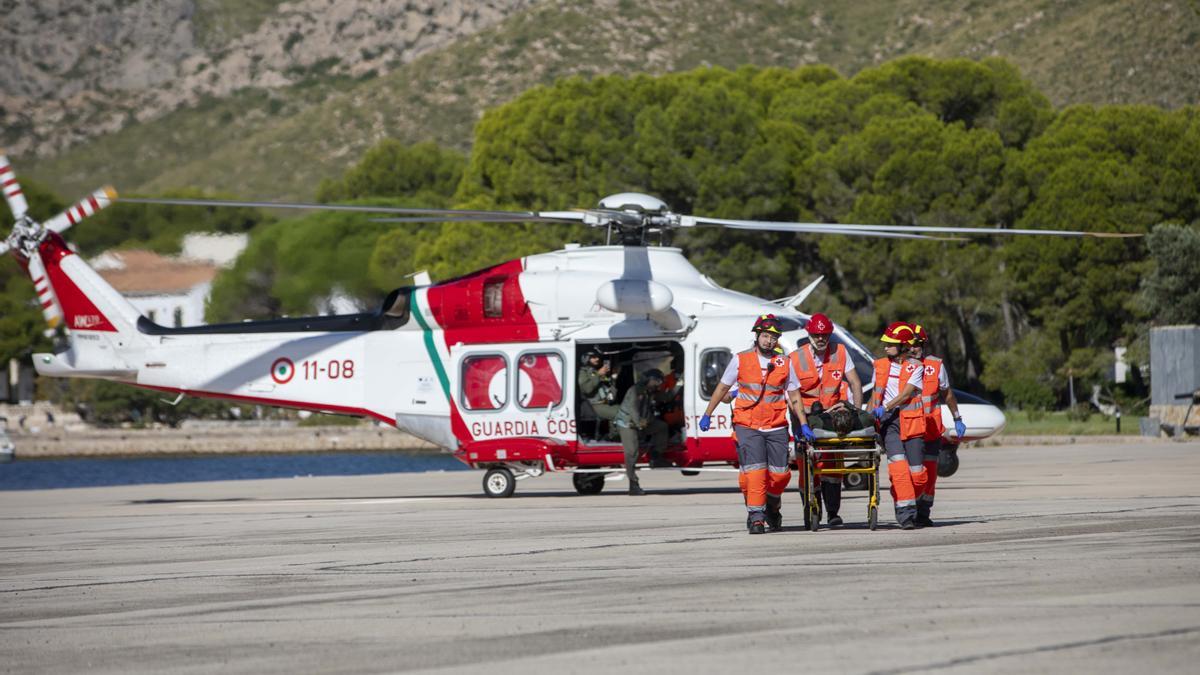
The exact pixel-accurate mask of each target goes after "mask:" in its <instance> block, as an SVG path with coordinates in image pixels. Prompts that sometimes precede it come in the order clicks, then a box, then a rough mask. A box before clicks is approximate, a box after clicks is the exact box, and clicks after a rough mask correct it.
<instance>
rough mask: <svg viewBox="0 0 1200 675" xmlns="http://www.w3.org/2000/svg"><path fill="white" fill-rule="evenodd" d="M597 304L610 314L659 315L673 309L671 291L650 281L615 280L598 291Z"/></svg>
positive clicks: (607, 282) (608, 282) (673, 300)
mask: <svg viewBox="0 0 1200 675" xmlns="http://www.w3.org/2000/svg"><path fill="white" fill-rule="evenodd" d="M596 302H597V303H599V304H600V306H601V307H603V308H604V309H607V310H608V311H610V312H620V313H622V314H659V313H660V312H664V311H666V310H667V309H669V308H670V307H671V304H672V303H673V302H675V295H674V294H673V293H671V289H669V288H667V287H666V286H664V285H662V284H660V283H658V282H657V281H650V280H648V279H613V280H612V281H606V282H604V283H603V284H601V285H600V288H598V289H596Z"/></svg>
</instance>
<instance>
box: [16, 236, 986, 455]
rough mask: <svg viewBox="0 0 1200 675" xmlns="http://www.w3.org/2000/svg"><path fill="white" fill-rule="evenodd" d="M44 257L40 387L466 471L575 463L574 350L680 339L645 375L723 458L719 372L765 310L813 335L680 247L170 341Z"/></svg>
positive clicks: (574, 253)
mask: <svg viewBox="0 0 1200 675" xmlns="http://www.w3.org/2000/svg"><path fill="white" fill-rule="evenodd" d="M42 246H43V249H42V259H43V260H45V261H46V267H47V273H48V277H49V279H50V282H51V284H52V285H53V286H54V290H55V292H56V294H57V296H58V297H59V299H60V301H61V303H62V305H63V313H64V316H65V320H66V325H67V328H68V331H69V333H70V337H71V341H70V342H71V347H70V349H68V350H67V351H66V352H64V353H60V354H38V355H36V356H35V364H36V366H37V368H38V370H39V372H40V373H42V374H43V375H48V376H64V377H101V378H106V379H113V380H117V381H122V382H127V383H129V384H133V385H136V386H141V387H146V388H151V389H156V390H160V391H164V392H174V393H179V394H183V395H190V396H201V397H215V398H222V399H228V400H232V401H240V402H245V403H256V404H265V405H274V406H285V407H294V408H300V409H308V410H316V411H323V412H330V413H340V414H349V415H359V416H368V417H372V418H375V419H377V420H380V421H381V422H384V423H387V424H389V425H392V426H395V427H396V428H398V429H401V430H403V431H407V432H409V433H411V434H413V435H415V436H417V437H420V438H423V439H425V440H428V441H430V442H432V443H435V444H437V445H438V446H441V447H443V448H446V449H447V450H450V451H452V452H455V453H456V454H457V455H459V456H460V458H462V459H463V461H466V462H468V463H470V464H472V465H483V464H486V461H512V460H516V461H526V462H528V461H542V460H543V458H544V460H545V463H548V464H551V463H553V462H554V458H555V457H558V458H559V461H560V462H564V463H567V464H570V463H574V462H573V460H578V458H579V454H580V453H579V452H577V451H578V450H580V449H581V447H580V445H579V438H578V436H579V429H578V420H577V415H578V411H579V405H578V401H577V400H576V399H577V396H576V391H577V389H576V383H575V379H576V375H577V372H576V371H577V369H578V364H579V356H578V355H580V354H581V353H582V351H583V350H585V349H588V348H590V347H592V346H601V347H603V346H605V345H614V344H621V345H639V347H638V348H639V349H651V350H652V348H653V346H654V345H655V344H662V345H667V346H670V345H674V346H670V348H669V351H670V353H671V354H673V355H674V357H675V358H674V359H669V358H666V359H660V360H659V361H658V362H646V363H641V364H638V365H636V366H635V367H638V368H641V369H645V368H649V367H660V368H661V369H664V370H665V369H667V368H668V367H670V366H671V365H674V366H675V368H676V375H677V378H678V383H677V386H678V387H680V388H681V393H682V395H681V397H680V398H681V402H682V408H683V418H684V421H685V426H686V436H687V442H688V443H689V444H692V445H693V446H694V448H695V452H694V453H693V454H692V455H691V456H690V460H689V463H690V464H692V465H695V464H697V462H702V461H705V460H714V461H722V460H723V459H728V452H727V450H728V448H729V447H731V441H730V431H731V425H730V420H729V416H728V414H727V413H728V408H724V407H723V408H722V411H723V412H720V413H719V414H717V415H715V416H714V424H713V426H712V428H711V429H710V430H709V431H707V432H701V431H700V430H699V428H698V426H697V425H696V424H695V421H696V419H697V417H698V415H699V414H700V413H702V412H703V410H704V406H705V405H706V403H707V400H708V396H707V394H708V393H710V392H711V389H712V384H713V383H712V378H713V373H714V370H715V368H716V366H718V365H720V366H723V364H724V362H725V361H724V360H722V359H727V358H728V357H729V356H731V355H733V354H736V353H737V352H739V351H742V350H744V349H747V348H749V347H750V345H751V342H752V335H751V333H750V332H749V327H750V326H751V325H752V323H753V321H754V318H755V317H757V316H758V315H761V314H764V313H775V314H776V315H778V316H780V317H781V319H783V320H784V322H785V328H787V330H786V332H785V334H784V336H783V338H782V339H781V344H782V345H783V346H784V347H785V348H786V349H788V350H791V349H795V348H796V347H797V345H798V344H801V343H802V341H803V340H804V339H805V337H806V335H807V334H806V333H805V331H804V330H803V328H802V326H803V324H804V323H805V322H806V320H807V315H805V314H800V313H796V312H794V311H790V310H785V309H784V308H782V307H781V306H780V305H778V304H773V303H771V302H769V301H766V300H763V299H760V298H755V297H753V296H750V295H746V294H744V293H739V292H736V291H731V290H728V289H724V288H721V287H720V286H718V285H717V284H716V283H714V282H713V281H712V280H711V279H709V278H708V277H706V276H704V275H702V274H701V273H700V272H699V271H697V270H696V268H695V267H693V266H692V265H691V264H690V263H689V262H688V261H687V260H686V258H684V257H683V255H682V253H681V252H680V251H679V249H675V248H665V247H664V248H659V247H655V248H650V247H634V246H601V247H586V248H585V247H577V246H568V247H567V248H565V249H563V250H559V251H554V252H550V253H543V254H539V255H532V256H528V257H526V258H523V259H521V260H516V261H510V262H508V263H504V264H501V265H497V266H495V267H492V268H489V269H485V270H481V271H479V272H476V273H473V274H470V275H467V276H465V277H461V278H458V279H454V280H450V281H447V282H443V283H438V284H432V285H429V286H423V287H416V288H411V289H401V291H400V292H399V293H393V295H392V296H391V297H389V302H390V303H391V304H390V306H385V307H384V308H383V309H381V310H380V311H379V312H376V313H374V314H363V315H355V316H352V317H314V318H310V319H285V320H279V321H273V322H247V323H244V324H230V325H224V326H215V327H213V326H202V327H195V328H180V329H168V328H162V327H159V326H155V325H154V324H152V323H150V322H149V321H147V320H146V319H144V318H142V317H140V316H138V315H137V312H136V310H133V308H132V307H131V306H129V305H128V303H126V302H124V300H123V299H122V298H121V297H120V296H119V295H118V294H117V293H116V291H114V290H112V289H111V288H110V287H108V286H107V284H105V283H104V281H103V280H102V279H101V278H100V277H99V276H98V275H96V274H95V272H94V271H92V270H91V268H90V267H88V266H87V265H86V264H85V263H84V262H83V261H82V260H81V259H80V258H78V256H75V255H74V254H72V253H70V252H69V251H67V250H66V249H65V245H63V244H62V241H61V239H59V238H57V237H56V236H55V237H51V238H48V239H47V241H46V242H44V243H43V244H42ZM389 312H390V313H389ZM835 341H840V342H841V343H842V344H845V345H846V347H847V349H848V350H849V352H850V354H851V357H852V359H853V360H854V362H855V365H856V367H857V369H858V370H859V372H860V375H862V379H863V381H864V386H865V387H869V385H870V372H871V371H870V360H871V355H870V354H869V353H868V352H867V350H866V349H865V348H863V346H862V345H861V344H860V343H859V342H858V341H857V340H855V339H854V338H853V337H852V336H851V335H849V334H848V333H846V332H845V331H844V330H842V329H841V328H838V329H837V330H836V332H835ZM660 356H661V354H660ZM716 375H719V373H716ZM706 378H707V380H706ZM962 412H963V416H964V419H965V421H966V424H967V427H968V433H967V436H966V440H975V439H980V438H985V437H987V436H990V435H992V434H995V433H997V432H998V431H999V430H1000V429H1001V428H1002V427H1003V425H1004V416H1003V414H1002V413H1001V412H1000V411H999V410H998V409H997V408H995V407H994V406H991V405H987V404H985V403H984V404H980V403H966V404H964V405H963V406H962ZM943 415H944V417H945V421H946V422H947V424H946V427H947V428H948V429H952V428H953V425H952V424H950V423H949V422H950V420H949V413H948V411H945V410H944V407H943ZM547 448H551V449H554V448H560V449H561V450H562V453H561V454H556V453H555V452H549V453H548V452H547ZM472 453H474V455H475V456H474V457H472ZM480 453H483V454H480ZM547 455H549V456H547ZM594 459H596V461H601V459H602V458H601V456H600V455H596V456H595V457H594ZM609 459H611V457H609V455H604V456H603V461H605V462H607V461H608V460H609Z"/></svg>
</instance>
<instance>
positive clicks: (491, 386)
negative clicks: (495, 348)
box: [462, 354, 508, 410]
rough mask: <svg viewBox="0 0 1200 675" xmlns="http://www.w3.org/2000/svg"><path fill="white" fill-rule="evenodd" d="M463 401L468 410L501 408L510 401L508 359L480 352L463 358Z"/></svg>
mask: <svg viewBox="0 0 1200 675" xmlns="http://www.w3.org/2000/svg"><path fill="white" fill-rule="evenodd" d="M462 403H463V408H465V409H467V410H499V409H501V408H503V407H504V406H505V405H506V404H507V403H508V359H506V358H504V356H502V355H500V354H480V355H478V356H468V357H467V358H465V359H463V365H462Z"/></svg>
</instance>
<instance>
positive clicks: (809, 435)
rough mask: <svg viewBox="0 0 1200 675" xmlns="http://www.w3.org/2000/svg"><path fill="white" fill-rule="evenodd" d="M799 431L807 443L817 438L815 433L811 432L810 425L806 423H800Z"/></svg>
mask: <svg viewBox="0 0 1200 675" xmlns="http://www.w3.org/2000/svg"><path fill="white" fill-rule="evenodd" d="M800 433H801V434H803V435H804V440H806V441H808V442H809V443H812V442H813V441H815V440H817V435H816V434H814V433H813V430H812V427H810V426H808V425H807V424H801V425H800Z"/></svg>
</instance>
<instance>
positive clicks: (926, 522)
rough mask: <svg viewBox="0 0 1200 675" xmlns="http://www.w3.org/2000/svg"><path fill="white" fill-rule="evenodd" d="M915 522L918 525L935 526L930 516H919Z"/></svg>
mask: <svg viewBox="0 0 1200 675" xmlns="http://www.w3.org/2000/svg"><path fill="white" fill-rule="evenodd" d="M913 522H915V523H916V524H917V527H933V521H932V520H930V519H929V516H917V519H916V520H915V521H913Z"/></svg>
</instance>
